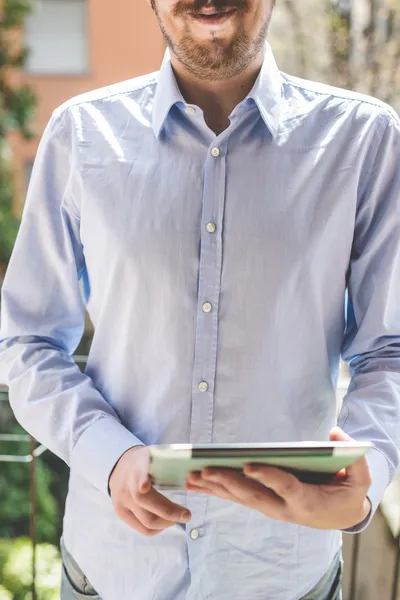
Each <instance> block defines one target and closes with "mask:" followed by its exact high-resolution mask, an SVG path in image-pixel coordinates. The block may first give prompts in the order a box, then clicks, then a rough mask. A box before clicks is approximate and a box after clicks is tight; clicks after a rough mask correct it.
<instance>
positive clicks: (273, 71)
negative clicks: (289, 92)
mask: <svg viewBox="0 0 400 600" xmlns="http://www.w3.org/2000/svg"><path fill="white" fill-rule="evenodd" d="M249 99H251V100H253V101H254V103H255V104H256V106H257V108H258V110H259V112H260V115H261V117H262V119H263V121H264V123H265V125H266V126H267V127H268V129H269V130H270V132H271V134H272V137H273V138H274V139H275V138H276V136H277V134H278V132H279V125H280V117H281V102H282V81H281V74H280V72H279V69H278V67H277V64H276V62H275V58H274V55H273V52H272V49H271V47H270V45H269V44H267V45H266V53H265V59H264V63H263V65H262V68H261V71H260V74H259V76H258V78H257V80H256V83H255V84H254V86H253V89H252V90H251V92H250V93H249V95H248V96H247V98H245V99H244V101H243V103H242V104H244V103H246V101H248V100H249ZM177 103H183V104H185V100H184V98H183V96H182V94H181V92H180V90H179V87H178V84H177V82H176V79H175V75H174V72H173V69H172V66H171V59H170V53H169V50H167V51H166V53H165V56H164V60H163V62H162V66H161V69H160V72H159V76H158V83H157V89H156V94H155V99H154V106H153V117H152V125H153V131H154V134H155V136H156V137H157V138H158V137H159V135H160V132H161V129H162V128H163V125H164V123H165V120H166V119H167V117H168V115H169V112H170V110H171V108H172V107H173V106H175V104H177Z"/></svg>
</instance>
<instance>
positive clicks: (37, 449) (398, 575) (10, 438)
mask: <svg viewBox="0 0 400 600" xmlns="http://www.w3.org/2000/svg"><path fill="white" fill-rule="evenodd" d="M86 359H87V357H86V356H82V355H76V356H74V360H75V362H76V363H77V364H78V365H79V366H80V368H84V365H85V364H86ZM1 401H3V402H8V395H7V392H6V388H3V390H2V389H1V386H0V402H1ZM1 442H26V444H27V445H29V452H28V451H27V454H24V455H10V454H0V463H1V462H8V463H10V462H11V463H25V464H27V465H29V537H30V539H31V541H32V564H31V569H32V585H31V594H32V600H37V591H36V546H37V537H36V519H37V502H36V493H37V489H36V463H37V459H38V458H39V457H40V456H42V455H43V454H44V453H45V452H46V451H47V448H46V447H45V446H43V445H41V444H38V443H37V442H36V440H35V439H34V438H33V437H32V436H30V435H28V434H26V435H25V434H0V443H1ZM361 535H362V534H357V535H355V536H354V542H353V546H352V551H351V561H350V563H351V566H350V573H351V574H350V583H349V594H348V600H355V599H356V597H357V582H358V572H359V566H360V545H361ZM395 542H396V561H395V567H394V572H393V581H392V591H391V598H390V600H397V599H398V590H399V579H400V534H399V535H398V536H397V538H396V539H395ZM381 600H389V599H386V598H381Z"/></svg>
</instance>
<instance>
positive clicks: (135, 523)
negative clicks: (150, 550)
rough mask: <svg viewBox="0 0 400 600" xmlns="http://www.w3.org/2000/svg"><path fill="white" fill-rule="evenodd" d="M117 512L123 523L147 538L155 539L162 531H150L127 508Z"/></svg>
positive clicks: (119, 509)
mask: <svg viewBox="0 0 400 600" xmlns="http://www.w3.org/2000/svg"><path fill="white" fill-rule="evenodd" d="M115 512H116V514H117V515H118V517H119V518H120V519H121V520H122V521H124V522H125V523H126V524H127V525H129V527H131V528H132V529H134V530H135V531H138V532H139V533H141V534H142V535H145V536H146V537H153V536H155V535H157V534H158V533H161V530H160V529H149V528H148V527H146V526H145V525H143V523H141V522H140V520H139V519H138V518H137V517H135V515H134V514H133V513H132V511H130V510H129V509H127V508H118V509H117V508H116V509H115Z"/></svg>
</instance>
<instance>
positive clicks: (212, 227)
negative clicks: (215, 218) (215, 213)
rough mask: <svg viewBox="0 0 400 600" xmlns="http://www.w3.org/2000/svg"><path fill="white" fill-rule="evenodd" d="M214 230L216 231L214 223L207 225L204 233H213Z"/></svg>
mask: <svg viewBox="0 0 400 600" xmlns="http://www.w3.org/2000/svg"><path fill="white" fill-rule="evenodd" d="M216 229H217V226H216V224H215V223H207V225H206V231H208V233H215V230H216Z"/></svg>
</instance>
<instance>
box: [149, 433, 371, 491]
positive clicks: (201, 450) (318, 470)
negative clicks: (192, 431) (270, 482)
mask: <svg viewBox="0 0 400 600" xmlns="http://www.w3.org/2000/svg"><path fill="white" fill-rule="evenodd" d="M371 447H372V444H371V443H370V442H354V441H351V442H290V443H284V442H280V443H265V444H264V443H262V444H197V445H191V444H171V445H156V446H149V447H148V450H149V453H150V477H151V479H152V481H153V484H154V486H155V487H156V488H158V489H172V490H173V489H177V490H182V489H183V488H184V484H185V482H186V479H187V477H188V475H189V473H190V472H191V471H201V470H202V468H203V467H221V468H228V469H238V470H242V469H243V467H244V465H245V464H247V463H261V464H265V465H271V466H275V467H278V468H281V469H286V470H288V471H291V472H293V473H294V474H295V475H296V476H297V477H299V479H301V480H302V481H305V482H308V483H324V482H328V481H329V480H331V479H332V478H333V477H335V475H336V473H338V472H339V471H340V470H341V469H344V468H346V467H349V466H350V465H351V464H352V463H353V462H355V461H356V460H357V459H359V458H361V457H362V456H364V455H365V454H366V452H367V451H368V450H369V448H371Z"/></svg>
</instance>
